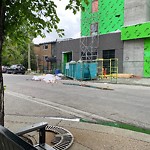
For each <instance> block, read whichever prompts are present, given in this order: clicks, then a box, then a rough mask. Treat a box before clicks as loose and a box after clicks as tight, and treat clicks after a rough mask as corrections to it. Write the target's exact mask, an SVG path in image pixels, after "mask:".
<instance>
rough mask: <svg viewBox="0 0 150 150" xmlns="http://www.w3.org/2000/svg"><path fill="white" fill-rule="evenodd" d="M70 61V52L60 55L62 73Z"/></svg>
mask: <svg viewBox="0 0 150 150" xmlns="http://www.w3.org/2000/svg"><path fill="white" fill-rule="evenodd" d="M70 61H72V52H63V53H62V70H63V73H64V70H65V65H66V63H68V62H70Z"/></svg>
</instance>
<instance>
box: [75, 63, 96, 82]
mask: <svg viewBox="0 0 150 150" xmlns="http://www.w3.org/2000/svg"><path fill="white" fill-rule="evenodd" d="M96 78H97V63H77V64H76V73H75V79H77V80H92V79H96Z"/></svg>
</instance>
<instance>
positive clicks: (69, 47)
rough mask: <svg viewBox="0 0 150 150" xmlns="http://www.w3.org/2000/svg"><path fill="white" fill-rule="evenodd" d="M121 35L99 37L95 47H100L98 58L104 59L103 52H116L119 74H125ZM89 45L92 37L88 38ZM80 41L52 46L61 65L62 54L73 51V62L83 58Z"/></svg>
mask: <svg viewBox="0 0 150 150" xmlns="http://www.w3.org/2000/svg"><path fill="white" fill-rule="evenodd" d="M120 39H121V34H120V32H119V33H111V34H105V35H99V37H98V38H97V40H98V41H95V47H98V58H102V52H103V50H115V56H116V58H118V59H119V66H118V67H119V73H122V72H123V42H122V41H121V40H120ZM85 41H87V43H86V42H85V45H86V44H87V45H88V44H89V45H90V43H91V37H88V38H86V40H85ZM80 45H81V43H80V39H72V40H67V41H60V42H58V41H57V43H56V44H55V46H54V45H53V44H52V47H53V48H54V49H55V50H56V52H55V53H56V58H57V63H58V64H59V63H61V61H62V53H63V52H67V51H68V52H69V51H72V54H73V60H74V61H78V60H79V59H80V56H81V49H80Z"/></svg>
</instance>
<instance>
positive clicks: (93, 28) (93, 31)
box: [91, 23, 98, 35]
mask: <svg viewBox="0 0 150 150" xmlns="http://www.w3.org/2000/svg"><path fill="white" fill-rule="evenodd" d="M97 33H98V23H93V24H91V35H97Z"/></svg>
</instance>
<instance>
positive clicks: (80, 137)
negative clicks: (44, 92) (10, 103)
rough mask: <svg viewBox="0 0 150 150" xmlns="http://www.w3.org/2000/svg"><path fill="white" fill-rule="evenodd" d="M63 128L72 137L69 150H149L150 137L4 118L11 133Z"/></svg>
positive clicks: (73, 123)
mask: <svg viewBox="0 0 150 150" xmlns="http://www.w3.org/2000/svg"><path fill="white" fill-rule="evenodd" d="M39 122H48V124H49V125H54V126H59V127H63V128H65V129H67V130H69V131H70V132H71V133H72V134H73V136H74V142H73V145H72V146H71V147H70V148H69V150H149V149H150V135H147V134H143V133H138V132H133V131H129V130H123V129H118V128H115V127H108V126H102V125H96V124H90V123H82V122H77V121H66V120H61V119H51V118H39V117H26V116H5V127H7V128H9V129H10V130H11V131H14V132H15V131H17V130H18V129H19V128H22V127H25V126H28V125H31V124H34V123H39Z"/></svg>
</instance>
